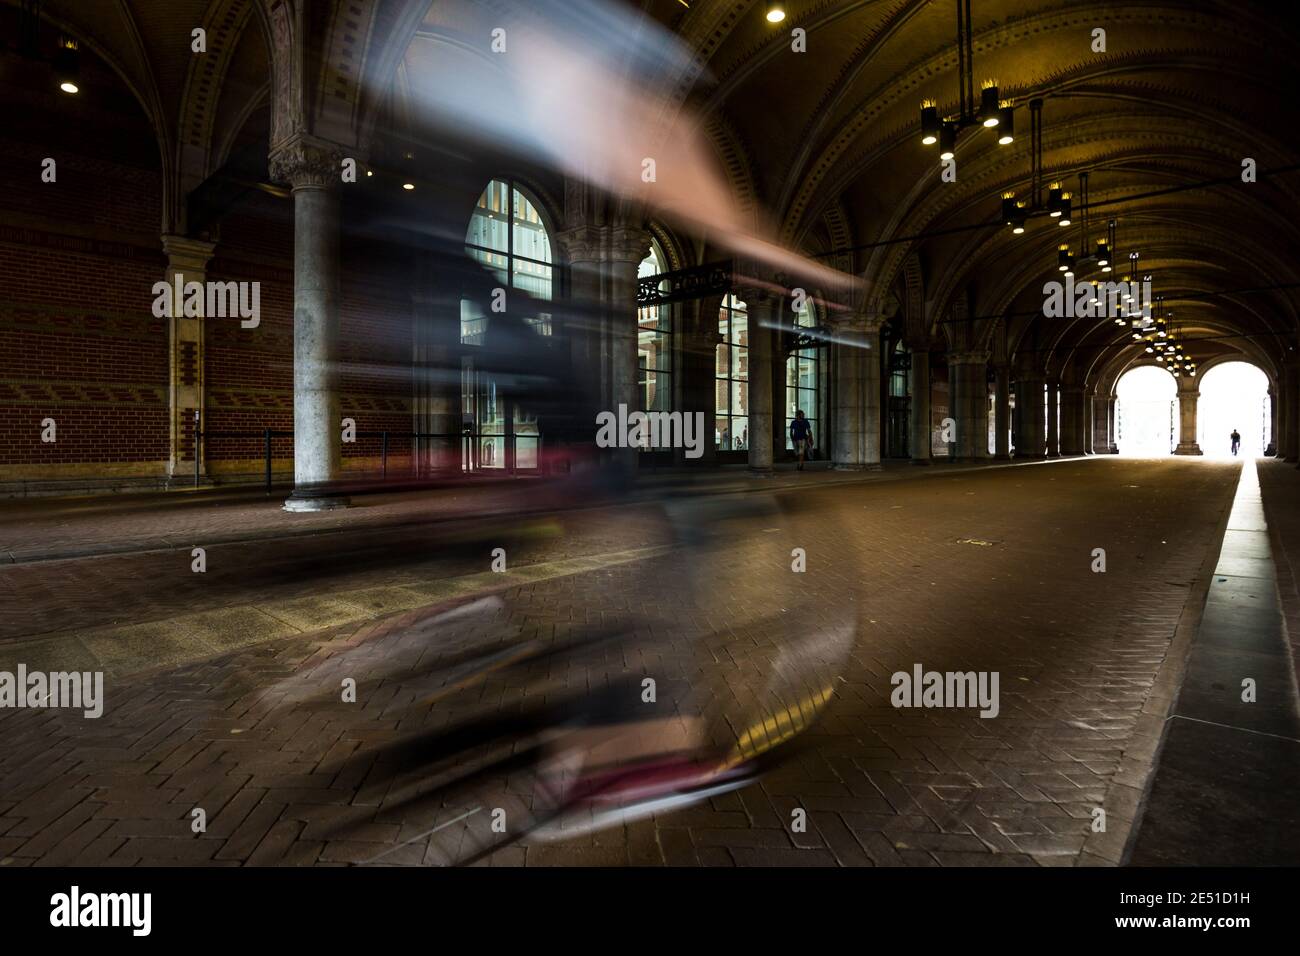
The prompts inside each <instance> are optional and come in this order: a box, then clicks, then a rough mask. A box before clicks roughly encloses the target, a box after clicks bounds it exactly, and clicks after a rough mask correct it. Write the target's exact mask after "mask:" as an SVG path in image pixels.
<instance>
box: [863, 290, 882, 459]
mask: <svg viewBox="0 0 1300 956" xmlns="http://www.w3.org/2000/svg"><path fill="white" fill-rule="evenodd" d="M884 325H885V323H884V320H883V319H881V318H878V317H876V316H863V317H861V318H860V319H859V320H858V329H859V331H860V332H861V334H862V335H863V336H864V338H865V340H866V344H867V347H866V348H865V349H864V350H863V352H862V362H863V365H862V406H863V407H862V467H863V468H865V469H866V470H867V471H879V470H880V387H881V386H880V361H881V359H880V330H881V329H882V328H884Z"/></svg>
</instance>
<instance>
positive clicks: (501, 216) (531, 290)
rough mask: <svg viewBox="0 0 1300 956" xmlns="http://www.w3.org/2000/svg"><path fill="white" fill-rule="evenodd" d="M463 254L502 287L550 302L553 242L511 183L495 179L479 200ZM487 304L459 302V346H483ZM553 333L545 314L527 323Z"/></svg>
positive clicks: (538, 216)
mask: <svg viewBox="0 0 1300 956" xmlns="http://www.w3.org/2000/svg"><path fill="white" fill-rule="evenodd" d="M465 249H466V251H467V252H468V253H469V254H470V255H471V256H472V257H473V258H475V259H477V260H478V261H479V262H481V263H483V264H484V265H486V266H487V267H488V268H489V269H491V270H492V272H494V273H495V274H496V276H497V278H499V279H500V280H501V282H502V284H503V285H505V286H508V287H509V288H512V289H522V290H523V291H524V292H527V293H528V294H529V295H531V296H533V297H534V298H538V299H550V298H551V280H552V275H551V239H550V237H549V236H548V235H547V234H546V226H545V225H544V224H543V223H542V217H541V214H540V213H539V212H538V211H537V205H536V204H535V203H534V202H532V200H531V199H529V197H528V195H527V194H526V193H525V192H524V191H523V190H521V189H520V188H519V187H518V186H517V185H516V184H515V183H513V182H510V181H507V180H503V179H494V180H492V182H490V183H488V185H487V189H485V190H483V195H481V196H479V197H478V204H477V205H476V206H475V207H474V214H473V215H472V216H471V217H470V220H469V229H468V230H466V232H465ZM485 305H486V303H482V302H471V301H469V300H468V299H462V300H461V303H460V340H461V342H463V343H465V344H467V345H481V344H482V343H483V333H484V332H485V331H486V330H487V314H486V313H485V312H484V307H485ZM528 321H529V322H531V323H533V324H534V325H536V326H538V330H539V331H540V332H541V333H542V334H543V335H550V333H551V317H550V314H549V313H540V314H539V315H538V316H537V317H536V318H532V319H529V320H528Z"/></svg>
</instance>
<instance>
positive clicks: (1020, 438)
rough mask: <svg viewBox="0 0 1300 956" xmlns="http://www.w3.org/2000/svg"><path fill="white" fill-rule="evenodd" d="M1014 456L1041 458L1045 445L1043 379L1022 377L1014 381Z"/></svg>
mask: <svg viewBox="0 0 1300 956" xmlns="http://www.w3.org/2000/svg"><path fill="white" fill-rule="evenodd" d="M1016 426H1017V428H1018V429H1019V430H1018V431H1017V432H1016V457H1017V458H1042V457H1044V456H1043V448H1044V446H1045V445H1046V441H1047V440H1046V437H1045V430H1044V429H1045V421H1044V418H1043V380H1042V379H1041V378H1027V379H1026V378H1022V379H1020V380H1019V381H1018V382H1017V383H1016Z"/></svg>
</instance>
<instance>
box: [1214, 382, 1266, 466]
mask: <svg viewBox="0 0 1300 956" xmlns="http://www.w3.org/2000/svg"><path fill="white" fill-rule="evenodd" d="M1200 392H1201V397H1200V399H1198V400H1197V403H1196V429H1197V432H1198V434H1197V436H1196V440H1197V441H1198V442H1199V443H1200V445H1201V451H1203V452H1204V453H1205V454H1206V456H1208V457H1214V458H1231V457H1232V439H1231V435H1232V433H1233V431H1234V430H1235V431H1236V432H1237V433H1238V434H1239V435H1241V452H1240V453H1241V454H1242V455H1248V456H1250V457H1251V458H1256V457H1259V456H1260V455H1262V454H1264V449H1265V448H1267V447H1268V443H1269V441H1271V440H1272V437H1273V436H1272V434H1271V431H1272V421H1271V417H1272V416H1271V415H1270V413H1269V401H1268V376H1267V375H1265V374H1264V373H1263V372H1261V371H1260V370H1259V369H1258V368H1257V367H1256V366H1254V365H1251V364H1250V363H1249V362H1224V363H1223V364H1222V365H1216V366H1214V368H1212V369H1210V370H1209V371H1208V372H1206V373H1205V376H1204V378H1203V379H1202V380H1201V383H1200Z"/></svg>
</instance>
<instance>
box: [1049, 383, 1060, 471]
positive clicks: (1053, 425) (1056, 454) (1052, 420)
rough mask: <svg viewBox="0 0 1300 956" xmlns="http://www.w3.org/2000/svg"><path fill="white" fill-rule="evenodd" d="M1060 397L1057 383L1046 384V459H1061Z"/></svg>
mask: <svg viewBox="0 0 1300 956" xmlns="http://www.w3.org/2000/svg"><path fill="white" fill-rule="evenodd" d="M1060 397H1061V385H1060V383H1059V382H1048V383H1047V457H1048V458H1060V457H1061V433H1060V417H1061V416H1060Z"/></svg>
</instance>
